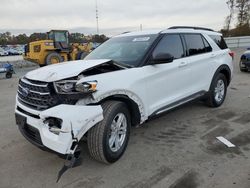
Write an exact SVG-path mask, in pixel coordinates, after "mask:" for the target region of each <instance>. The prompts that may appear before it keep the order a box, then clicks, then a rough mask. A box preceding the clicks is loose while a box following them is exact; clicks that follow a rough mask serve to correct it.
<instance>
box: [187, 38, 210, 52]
mask: <svg viewBox="0 0 250 188" xmlns="http://www.w3.org/2000/svg"><path fill="white" fill-rule="evenodd" d="M184 37H185V41H186V44H187V51H188V55H189V56H192V55H198V54H203V53H207V52H210V51H211V50H212V48H211V47H210V45H209V44H208V43H207V41H206V40H205V39H204V38H203V37H202V36H201V35H200V34H185V35H184Z"/></svg>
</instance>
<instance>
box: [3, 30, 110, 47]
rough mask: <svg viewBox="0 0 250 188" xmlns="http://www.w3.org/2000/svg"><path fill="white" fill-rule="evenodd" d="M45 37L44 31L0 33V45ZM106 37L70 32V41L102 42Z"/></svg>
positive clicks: (43, 38) (27, 41)
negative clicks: (16, 33) (13, 33)
mask: <svg viewBox="0 0 250 188" xmlns="http://www.w3.org/2000/svg"><path fill="white" fill-rule="evenodd" d="M45 39H47V34H46V33H33V34H31V35H30V36H28V35H26V34H19V35H16V36H15V35H12V34H11V33H10V32H8V31H7V32H4V33H0V45H15V44H27V43H29V42H33V41H36V40H45ZM107 39H108V37H106V36H105V35H84V34H82V33H70V34H69V41H70V43H86V42H97V43H103V42H104V41H106V40H107Z"/></svg>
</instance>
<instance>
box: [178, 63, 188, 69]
mask: <svg viewBox="0 0 250 188" xmlns="http://www.w3.org/2000/svg"><path fill="white" fill-rule="evenodd" d="M187 65H188V64H187V62H181V63H180V64H179V68H181V67H185V66H187Z"/></svg>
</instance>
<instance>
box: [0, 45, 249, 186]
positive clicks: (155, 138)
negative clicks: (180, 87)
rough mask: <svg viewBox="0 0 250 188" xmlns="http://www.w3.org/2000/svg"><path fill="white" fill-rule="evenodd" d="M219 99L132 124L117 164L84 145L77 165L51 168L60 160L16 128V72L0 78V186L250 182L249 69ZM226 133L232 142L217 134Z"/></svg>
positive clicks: (236, 60)
mask: <svg viewBox="0 0 250 188" xmlns="http://www.w3.org/2000/svg"><path fill="white" fill-rule="evenodd" d="M235 52H236V59H235V74H234V78H233V81H232V83H231V85H230V86H229V88H228V95H227V99H226V101H225V103H224V105H223V106H222V107H220V108H217V109H212V108H208V107H206V106H204V105H203V104H202V103H201V102H199V101H196V102H192V103H189V104H186V105H184V106H182V107H180V108H177V109H175V110H173V111H171V112H168V113H166V114H164V115H162V116H160V117H158V118H155V119H154V120H151V121H149V122H147V123H145V124H144V125H143V126H142V127H139V128H133V129H132V132H131V137H130V141H129V144H128V148H127V151H126V152H125V154H124V156H123V157H122V158H121V159H120V160H119V161H118V162H116V163H115V164H112V165H104V164H101V163H98V162H96V161H94V160H92V159H91V158H90V156H89V154H88V152H87V146H86V143H84V142H83V143H82V147H83V152H82V158H83V163H82V165H81V166H80V167H77V168H74V169H71V170H69V171H68V172H66V173H65V174H64V175H63V177H62V179H61V180H60V182H59V183H56V177H57V173H58V171H59V170H60V168H61V167H62V165H63V162H64V160H63V159H60V158H58V156H56V155H54V154H51V153H48V152H44V151H41V150H40V149H38V148H36V147H35V146H33V145H32V144H30V143H29V142H28V141H26V140H25V138H24V137H23V136H21V134H20V133H19V131H18V129H17V126H16V125H15V119H14V105H15V94H16V89H17V83H18V77H20V76H22V75H23V74H24V73H25V72H27V71H28V70H30V69H31V68H25V69H16V72H17V74H16V75H14V78H12V79H10V80H6V79H4V78H2V77H1V78H0V88H1V89H0V96H1V98H0V106H1V108H0V119H1V121H0V127H1V131H0V154H1V155H0V169H1V170H0V187H1V188H2V187H4V188H5V187H6V188H7V187H8V188H16V187H24V188H26V187H64V188H68V187H76V188H77V187H108V188H112V187H123V188H130V187H132V188H144V187H163V188H166V187H169V188H197V187H204V188H210V187H216V188H217V187H218V188H231V187H232V188H249V187H250V159H249V157H250V108H249V107H250V73H240V72H239V70H238V62H239V55H240V54H241V53H242V52H243V50H241V49H235ZM0 76H1V75H0ZM216 136H224V137H225V138H227V139H228V140H230V141H231V142H232V143H233V144H235V145H236V147H235V148H227V147H226V146H225V145H223V144H222V143H220V142H219V141H217V140H216Z"/></svg>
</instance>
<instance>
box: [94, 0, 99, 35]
mask: <svg viewBox="0 0 250 188" xmlns="http://www.w3.org/2000/svg"><path fill="white" fill-rule="evenodd" d="M95 14H96V32H97V34H98V35H99V23H98V19H99V17H98V6H97V0H95Z"/></svg>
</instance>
